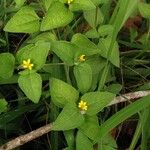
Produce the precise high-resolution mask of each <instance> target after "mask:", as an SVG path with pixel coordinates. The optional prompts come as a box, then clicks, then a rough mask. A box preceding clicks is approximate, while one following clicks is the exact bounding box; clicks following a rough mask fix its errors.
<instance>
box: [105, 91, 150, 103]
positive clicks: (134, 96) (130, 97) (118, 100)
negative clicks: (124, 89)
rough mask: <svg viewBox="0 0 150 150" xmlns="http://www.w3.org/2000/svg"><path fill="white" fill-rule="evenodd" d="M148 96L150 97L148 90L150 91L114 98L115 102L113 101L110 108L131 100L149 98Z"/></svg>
mask: <svg viewBox="0 0 150 150" xmlns="http://www.w3.org/2000/svg"><path fill="white" fill-rule="evenodd" d="M148 95H150V90H148V91H137V92H133V93H127V94H123V95H121V96H117V97H116V98H114V100H113V101H111V102H110V103H109V105H108V106H111V105H114V104H118V103H121V102H126V101H130V100H134V99H138V98H141V97H144V96H148Z"/></svg>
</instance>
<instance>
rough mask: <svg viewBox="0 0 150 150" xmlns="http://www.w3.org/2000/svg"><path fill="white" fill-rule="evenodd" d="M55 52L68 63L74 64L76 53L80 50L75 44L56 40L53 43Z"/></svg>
mask: <svg viewBox="0 0 150 150" xmlns="http://www.w3.org/2000/svg"><path fill="white" fill-rule="evenodd" d="M52 50H53V52H54V53H55V54H56V55H57V56H58V57H59V58H60V59H61V60H62V61H63V62H65V63H66V64H67V65H70V66H73V65H74V55H75V52H77V51H78V47H77V46H76V45H75V44H72V43H70V42H66V41H55V42H53V45H52Z"/></svg>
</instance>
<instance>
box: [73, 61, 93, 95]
mask: <svg viewBox="0 0 150 150" xmlns="http://www.w3.org/2000/svg"><path fill="white" fill-rule="evenodd" d="M73 72H74V76H75V79H76V82H77V86H78V88H79V91H80V92H81V93H86V92H87V91H88V90H89V89H90V87H91V85H92V69H91V67H90V65H88V64H86V63H80V64H79V65H77V66H75V67H74V70H73Z"/></svg>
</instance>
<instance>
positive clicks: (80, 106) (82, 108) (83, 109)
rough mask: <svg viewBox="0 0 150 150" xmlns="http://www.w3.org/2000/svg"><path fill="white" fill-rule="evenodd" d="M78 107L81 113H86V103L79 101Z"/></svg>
mask: <svg viewBox="0 0 150 150" xmlns="http://www.w3.org/2000/svg"><path fill="white" fill-rule="evenodd" d="M78 107H79V108H80V110H81V111H86V110H87V109H88V106H87V102H84V101H83V100H81V101H80V102H79V104H78Z"/></svg>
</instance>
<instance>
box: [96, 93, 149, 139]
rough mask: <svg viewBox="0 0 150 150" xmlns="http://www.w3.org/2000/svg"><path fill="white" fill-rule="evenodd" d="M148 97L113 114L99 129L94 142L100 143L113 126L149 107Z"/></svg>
mask: <svg viewBox="0 0 150 150" xmlns="http://www.w3.org/2000/svg"><path fill="white" fill-rule="evenodd" d="M149 99H150V96H146V97H143V98H140V99H139V100H138V101H136V102H134V103H132V104H130V105H128V106H127V107H125V108H123V109H122V110H120V111H118V112H117V113H115V114H114V115H113V116H112V117H110V118H109V119H108V120H106V121H105V122H104V123H103V124H102V125H101V126H100V128H99V137H97V139H96V140H95V142H98V141H100V140H101V139H102V138H103V137H104V136H105V135H106V134H107V133H109V132H110V131H111V130H112V129H113V128H114V127H115V126H117V125H118V124H120V123H121V122H123V121H124V120H126V119H127V118H129V117H130V116H132V115H134V114H135V113H137V112H139V111H141V110H143V109H145V108H146V107H149V106H150V101H149Z"/></svg>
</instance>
